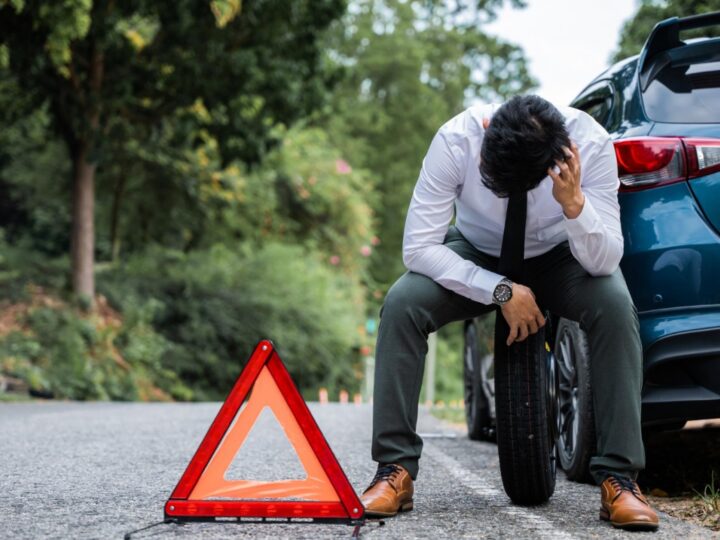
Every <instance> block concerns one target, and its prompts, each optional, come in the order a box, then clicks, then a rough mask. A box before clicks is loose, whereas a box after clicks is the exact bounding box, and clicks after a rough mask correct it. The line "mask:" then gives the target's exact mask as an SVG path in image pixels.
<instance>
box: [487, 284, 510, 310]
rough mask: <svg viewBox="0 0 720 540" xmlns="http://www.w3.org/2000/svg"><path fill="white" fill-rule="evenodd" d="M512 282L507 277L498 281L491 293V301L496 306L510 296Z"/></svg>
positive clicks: (505, 301)
mask: <svg viewBox="0 0 720 540" xmlns="http://www.w3.org/2000/svg"><path fill="white" fill-rule="evenodd" d="M512 287H513V282H512V281H510V280H509V279H508V278H502V279H501V280H500V283H498V284H497V285H496V286H495V290H494V291H493V295H492V302H493V304H495V305H497V306H502V305H503V304H506V303H507V302H508V301H509V300H510V299H511V298H512Z"/></svg>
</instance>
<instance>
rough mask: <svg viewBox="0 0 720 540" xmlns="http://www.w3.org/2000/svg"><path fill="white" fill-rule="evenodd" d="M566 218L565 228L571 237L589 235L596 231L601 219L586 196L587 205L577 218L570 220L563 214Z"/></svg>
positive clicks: (584, 205) (585, 204)
mask: <svg viewBox="0 0 720 540" xmlns="http://www.w3.org/2000/svg"><path fill="white" fill-rule="evenodd" d="M563 217H564V218H565V226H566V227H567V232H568V234H569V235H574V236H575V235H583V234H589V233H591V232H593V231H594V230H595V229H596V227H595V226H596V224H597V222H598V220H599V219H600V216H598V214H597V212H596V211H595V208H593V205H592V204H591V203H590V199H589V198H588V196H587V195H586V196H585V203H584V204H583V207H582V210H580V213H579V214H578V215H577V217H576V218H574V219H570V218H569V217H567V216H566V215H565V214H564V213H563Z"/></svg>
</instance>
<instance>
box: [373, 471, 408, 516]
mask: <svg viewBox="0 0 720 540" xmlns="http://www.w3.org/2000/svg"><path fill="white" fill-rule="evenodd" d="M413 492H414V489H413V481H412V478H410V473H408V472H407V470H406V469H405V468H404V467H402V466H401V465H396V464H388V465H380V466H378V470H377V472H376V473H375V478H373V481H372V482H370V485H369V486H368V487H367V489H366V490H365V491H364V492H363V494H362V495H361V496H360V501H362V503H363V506H364V507H365V515H366V516H367V517H392V516H394V515H395V514H397V513H398V512H408V511H410V510H412V509H413Z"/></svg>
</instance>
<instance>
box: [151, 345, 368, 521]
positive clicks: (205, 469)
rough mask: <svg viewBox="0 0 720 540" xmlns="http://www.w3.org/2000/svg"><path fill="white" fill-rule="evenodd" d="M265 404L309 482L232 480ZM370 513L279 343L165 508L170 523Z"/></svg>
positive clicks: (249, 371) (260, 349)
mask: <svg viewBox="0 0 720 540" xmlns="http://www.w3.org/2000/svg"><path fill="white" fill-rule="evenodd" d="M251 389H252V393H251V394H250V398H249V399H248V400H247V403H246V404H245V407H244V408H243V407H242V405H243V403H244V402H245V399H246V397H247V396H248V393H250V390H251ZM265 407H269V408H270V409H271V410H272V412H273V413H274V414H275V416H276V418H277V420H278V422H279V423H280V425H281V426H282V428H283V430H284V431H285V435H286V436H287V438H288V440H289V441H290V443H291V445H292V447H293V448H294V450H295V452H296V453H297V456H298V458H299V460H300V463H301V464H302V466H303V468H304V469H305V472H306V473H307V477H306V478H305V479H303V480H279V481H267V482H265V481H256V480H235V479H233V480H227V479H226V478H225V474H226V472H227V470H228V468H229V467H230V465H231V463H232V461H233V458H234V456H235V455H236V454H237V452H238V450H239V449H240V447H242V445H243V443H244V442H245V440H246V439H247V436H248V433H249V432H250V430H251V429H252V426H253V425H254V423H255V421H256V420H257V418H258V416H259V415H260V413H261V412H262V410H263V409H264V408H265ZM287 499H303V500H287ZM363 516H364V509H363V506H362V504H361V503H360V500H359V499H358V496H357V494H356V493H355V491H354V490H353V488H352V486H351V485H350V482H349V481H348V479H347V477H346V476H345V473H344V472H343V471H342V468H341V467H340V464H339V463H338V461H337V459H336V457H335V455H334V454H333V453H332V450H331V449H330V447H329V445H328V443H327V441H326V440H325V437H324V436H323V435H322V433H321V431H320V428H319V427H318V425H317V423H316V422H315V419H314V418H313V417H312V415H311V414H310V410H309V409H308V407H307V404H306V403H305V401H304V400H303V398H302V396H301V395H300V392H298V390H297V387H296V386H295V384H294V383H293V382H292V379H291V378H290V374H289V373H288V372H287V369H286V368H285V366H284V365H283V363H282V361H281V360H280V357H279V356H278V354H277V352H276V351H275V350H274V347H273V345H272V343H271V342H270V341H261V342H260V343H259V344H258V345H257V347H256V348H255V351H254V352H253V354H252V356H251V357H250V360H248V362H247V364H246V365H245V368H244V369H243V370H242V373H241V374H240V376H239V377H238V379H237V381H235V385H234V386H233V388H232V390H231V391H230V394H229V395H228V397H227V399H226V400H225V402H224V403H223V405H222V407H221V408H220V411H219V412H218V414H217V416H216V417H215V420H214V421H213V423H212V424H211V426H210V429H209V430H208V432H207V434H206V435H205V437H204V438H203V441H202V443H200V447H199V448H198V449H197V451H196V452H195V455H194V456H193V458H192V460H191V461H190V463H189V464H188V467H187V469H186V470H185V473H184V474H183V475H182V477H181V478H180V481H179V482H178V485H177V486H176V487H175V490H174V491H173V493H172V495H171V496H170V499H169V500H168V501H167V503H165V519H166V520H175V521H183V520H214V519H216V518H227V517H238V518H242V517H261V518H267V517H277V518H313V519H317V520H323V521H343V522H358V521H359V520H361V519H362V518H363Z"/></svg>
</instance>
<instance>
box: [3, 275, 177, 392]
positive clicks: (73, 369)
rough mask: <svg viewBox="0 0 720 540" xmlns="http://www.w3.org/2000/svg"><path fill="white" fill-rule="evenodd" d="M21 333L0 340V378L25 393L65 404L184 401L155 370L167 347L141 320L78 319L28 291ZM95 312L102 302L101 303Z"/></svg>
mask: <svg viewBox="0 0 720 540" xmlns="http://www.w3.org/2000/svg"><path fill="white" fill-rule="evenodd" d="M30 297H31V298H32V300H31V304H30V305H29V306H22V305H21V306H18V305H16V307H21V308H23V309H25V310H26V313H25V314H24V316H22V317H20V320H19V321H18V322H19V323H20V324H21V326H20V328H18V329H14V330H13V331H11V332H10V333H8V334H7V335H6V336H4V337H3V338H2V339H0V371H2V372H4V373H8V374H10V375H14V376H16V377H20V378H21V379H23V380H25V381H26V382H27V383H28V385H29V387H30V389H31V392H33V393H34V394H36V395H40V396H43V397H56V398H68V399H79V400H88V399H101V400H106V399H115V400H137V399H140V400H167V399H170V398H171V397H174V398H180V399H187V398H189V397H191V393H190V392H189V390H188V389H187V388H186V387H184V386H183V385H182V384H180V383H179V381H178V379H177V377H176V376H175V375H174V374H173V373H172V372H169V371H168V370H165V369H163V368H162V366H161V364H160V358H161V356H162V354H163V353H164V352H165V351H166V350H167V349H168V347H169V344H168V343H167V341H166V340H165V339H164V338H163V337H162V336H160V335H159V334H157V333H155V332H154V331H153V330H152V328H151V327H150V326H149V325H148V324H147V323H146V322H144V321H142V320H136V321H134V322H130V323H129V324H123V323H122V322H121V320H120V319H119V318H118V317H117V315H116V314H113V313H112V312H110V311H109V310H107V309H106V306H102V305H100V306H99V308H100V309H99V310H98V313H95V314H92V315H85V314H82V313H80V312H79V311H77V310H76V309H74V308H71V307H68V306H67V305H65V304H63V303H62V302H60V301H59V300H57V299H56V298H53V297H51V296H49V295H46V294H45V293H44V292H43V291H42V290H41V289H38V288H34V289H32V292H31V293H30ZM101 304H102V301H101Z"/></svg>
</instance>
